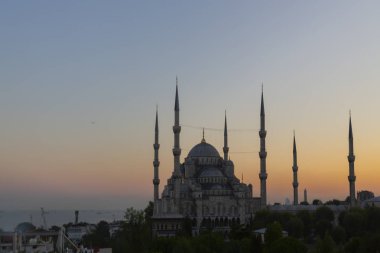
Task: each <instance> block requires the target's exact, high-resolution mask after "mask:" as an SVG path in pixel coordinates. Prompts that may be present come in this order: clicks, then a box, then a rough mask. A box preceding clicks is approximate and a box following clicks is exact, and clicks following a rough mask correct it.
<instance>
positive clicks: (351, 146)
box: [347, 111, 356, 206]
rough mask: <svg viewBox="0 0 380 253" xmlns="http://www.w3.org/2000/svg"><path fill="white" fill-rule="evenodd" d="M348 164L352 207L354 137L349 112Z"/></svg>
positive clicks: (353, 201) (351, 203) (353, 197)
mask: <svg viewBox="0 0 380 253" xmlns="http://www.w3.org/2000/svg"><path fill="white" fill-rule="evenodd" d="M347 159H348V164H349V175H348V182H349V185H350V205H351V206H354V205H355V204H356V199H355V180H356V176H355V155H354V137H353V134H352V124H351V111H350V121H349V126H348V156H347Z"/></svg>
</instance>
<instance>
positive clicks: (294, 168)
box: [292, 133, 298, 205]
mask: <svg viewBox="0 0 380 253" xmlns="http://www.w3.org/2000/svg"><path fill="white" fill-rule="evenodd" d="M292 169H293V195H294V202H293V204H294V205H298V178H297V172H298V166H297V146H296V134H295V133H294V134H293V167H292Z"/></svg>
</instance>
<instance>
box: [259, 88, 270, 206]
mask: <svg viewBox="0 0 380 253" xmlns="http://www.w3.org/2000/svg"><path fill="white" fill-rule="evenodd" d="M266 135H267V131H266V130H265V112H264V91H263V89H262V90H261V112H260V131H259V136H260V152H259V157H260V174H259V178H260V197H261V207H265V206H266V205H267V185H266V180H267V177H268V174H267V170H266V157H267V152H266V150H265V137H266Z"/></svg>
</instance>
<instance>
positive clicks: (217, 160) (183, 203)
mask: <svg viewBox="0 0 380 253" xmlns="http://www.w3.org/2000/svg"><path fill="white" fill-rule="evenodd" d="M173 133H174V147H173V150H172V152H173V157H174V159H173V160H174V166H173V167H174V169H173V172H172V175H171V177H170V178H169V179H168V180H167V184H166V185H165V186H164V189H163V191H162V194H161V197H160V196H159V184H160V179H159V165H160V162H159V156H158V152H159V148H160V144H159V128H158V112H157V111H156V121H155V141H154V144H153V148H154V161H153V167H154V178H153V185H154V213H153V216H152V232H153V234H154V235H155V236H174V235H176V233H178V231H180V230H181V229H182V226H183V224H184V220H185V219H186V220H187V221H189V222H191V227H192V233H193V235H196V234H198V233H199V232H200V231H202V230H205V229H212V230H213V231H220V232H225V233H227V232H228V231H229V230H230V227H231V226H233V225H240V224H242V225H244V224H248V223H249V222H250V220H251V219H252V218H253V216H254V213H255V212H256V211H257V210H259V209H262V208H267V189H266V180H267V176H268V174H267V171H266V157H267V152H266V148H265V138H266V134H267V132H266V130H265V110H264V94H263V92H262V93H261V108H260V130H259V136H260V151H259V158H260V172H259V178H260V196H259V197H254V196H253V192H252V184H248V185H247V184H245V183H243V182H242V181H240V180H239V179H238V178H237V177H236V176H235V173H234V163H233V161H231V160H230V159H229V155H228V151H229V147H228V128H227V117H226V116H225V121H224V145H223V149H222V150H223V157H222V156H220V154H219V152H218V150H217V149H216V148H215V147H214V146H213V145H211V144H210V143H207V141H206V140H205V138H204V135H203V138H202V140H201V142H200V143H198V144H196V145H195V146H194V147H193V148H192V149H191V150H190V152H189V153H188V154H187V157H186V158H185V159H184V162H183V163H181V162H180V155H181V148H180V133H181V125H180V120H179V99H178V81H177V85H176V93H175V105H174V126H173ZM354 160H355V156H354V154H353V137H352V127H351V117H350V122H349V156H348V161H349V177H348V179H349V184H350V203H351V204H354V203H355V201H356V200H355V179H356V177H355V175H354ZM292 170H293V184H292V185H293V191H294V192H293V193H294V199H293V206H295V207H296V206H298V180H297V172H298V166H297V149H296V140H295V137H294V142H293V167H292Z"/></svg>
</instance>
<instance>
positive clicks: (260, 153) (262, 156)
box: [259, 151, 267, 158]
mask: <svg viewBox="0 0 380 253" xmlns="http://www.w3.org/2000/svg"><path fill="white" fill-rule="evenodd" d="M259 156H260V158H266V157H267V152H266V151H260V152H259Z"/></svg>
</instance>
